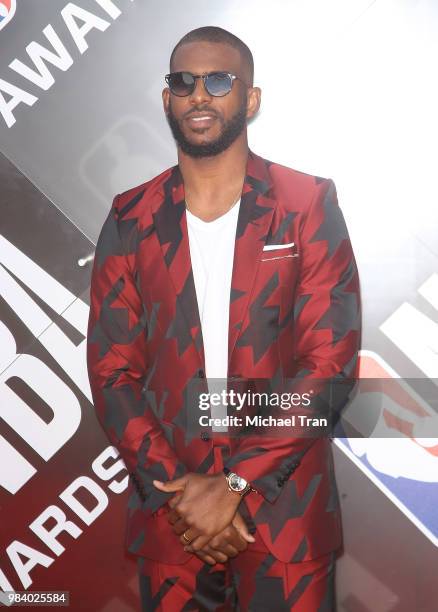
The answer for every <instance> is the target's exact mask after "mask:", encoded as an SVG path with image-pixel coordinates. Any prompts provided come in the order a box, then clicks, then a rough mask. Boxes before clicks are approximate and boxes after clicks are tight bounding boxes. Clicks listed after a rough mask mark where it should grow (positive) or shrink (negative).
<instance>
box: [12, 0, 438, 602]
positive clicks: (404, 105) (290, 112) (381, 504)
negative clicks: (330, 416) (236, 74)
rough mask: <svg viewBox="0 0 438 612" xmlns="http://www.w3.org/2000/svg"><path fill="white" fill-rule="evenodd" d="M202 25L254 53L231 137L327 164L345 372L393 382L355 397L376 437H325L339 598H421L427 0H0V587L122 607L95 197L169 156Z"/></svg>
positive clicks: (432, 39) (427, 399)
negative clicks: (337, 209)
mask: <svg viewBox="0 0 438 612" xmlns="http://www.w3.org/2000/svg"><path fill="white" fill-rule="evenodd" d="M201 25H219V26H222V27H224V28H226V29H229V30H231V31H232V32H234V33H235V34H236V35H238V36H239V37H241V38H242V39H243V40H244V41H245V42H246V43H247V44H248V45H249V47H250V48H251V49H252V51H253V54H254V58H255V82H256V83H255V84H256V85H258V86H260V87H261V88H262V108H261V111H260V113H259V116H258V118H257V119H256V120H255V121H254V122H252V124H251V126H250V130H249V136H250V146H251V148H252V149H253V150H254V151H255V152H256V153H258V154H260V155H262V156H263V157H266V158H267V159H271V160H273V161H277V162H280V163H283V164H285V165H287V166H290V167H293V168H296V169H298V170H301V171H304V172H308V173H311V174H317V175H319V176H324V177H330V178H332V179H333V180H334V181H335V183H336V186H337V190H338V196H339V202H340V206H341V208H342V210H343V213H344V216H345V218H346V221H347V224H348V227H349V231H350V235H351V239H352V242H353V247H354V250H355V254H356V258H357V262H358V265H359V272H360V277H361V286H362V295H363V310H364V326H365V329H364V336H363V351H362V360H361V376H362V377H364V378H372V379H373V380H376V379H387V378H390V379H394V380H395V382H396V384H397V386H399V389H400V394H399V396H400V397H404V398H405V399H400V401H398V400H397V401H395V403H394V401H391V402H390V401H389V400H388V402H386V401H385V398H383V400H382V403H381V405H380V406H378V407H377V409H376V407H374V409H373V410H367V406H368V405H369V404H367V396H366V394H365V396H362V397H361V398H359V399H358V402H359V403H357V404H356V405H355V406H353V407H352V409H351V422H352V425H353V426H354V425H357V416H358V415H360V416H361V418H362V421H363V420H364V421H365V425H366V427H367V429H368V432H369V433H370V434H373V433H374V434H375V435H374V436H373V435H370V436H369V437H368V438H362V439H359V438H353V437H351V438H350V437H343V438H338V439H336V440H335V445H334V453H335V462H336V478H337V482H338V486H339V490H340V495H341V502H342V510H343V523H344V542H345V546H344V552H343V555H342V557H341V558H340V560H339V561H338V566H337V578H336V580H337V593H338V595H337V596H338V606H339V610H340V611H346V612H365V611H370V612H380V611H382V612H383V611H385V612H386V611H388V612H389V611H397V612H412V610H416V611H417V610H418V611H425V612H433V611H434V610H436V600H437V595H438V588H437V586H436V575H435V574H436V572H434V571H433V570H434V568H435V567H436V566H437V561H438V552H437V544H438V515H437V512H436V508H437V507H438V484H437V481H438V438H437V436H436V434H435V437H428V436H427V431H429V430H428V429H427V426H425V424H426V425H427V423H429V422H430V419H431V418H434V417H436V404H434V401H433V398H436V397H437V390H436V387H437V381H438V273H437V272H438V239H437V238H438V230H437V226H438V212H437V210H438V208H437V206H436V203H437V202H436V201H437V192H438V185H437V182H436V172H435V162H434V161H433V160H434V159H435V156H436V153H435V149H436V142H437V138H438V126H437V121H436V108H437V106H438V90H437V84H436V83H437V81H436V78H435V72H436V57H437V53H438V49H437V46H438V36H437V35H438V5H437V3H436V2H434V0H377V1H374V2H372V1H370V0H332V1H331V2H324V0H284V1H281V0H271V1H270V2H269V3H267V2H264V1H262V0H239V1H237V0H222V2H221V3H213V2H205V1H202V2H201V1H199V0H186V1H185V2H184V3H181V2H177V1H176V0H167V1H166V2H158V1H157V0H148V1H147V2H146V1H145V0H112V1H111V0H76V1H75V2H67V1H66V0H38V1H32V0H0V151H1V154H0V180H1V186H0V200H1V216H0V225H1V235H0V263H1V265H0V315H1V321H0V346H1V356H0V366H1V370H0V371H1V380H0V513H1V516H0V589H2V590H3V591H4V590H27V589H29V590H45V589H49V590H67V591H69V592H70V602H71V603H70V608H71V609H72V610H90V611H93V612H97V611H105V612H128V611H134V610H136V609H138V605H139V604H138V597H139V596H138V586H137V577H136V565H135V558H134V557H131V556H129V555H127V554H126V553H125V552H124V542H123V539H124V520H125V505H126V501H127V497H126V490H127V472H126V469H125V468H124V464H123V462H122V461H121V460H120V457H119V456H118V454H117V451H116V450H115V449H114V448H112V447H110V446H108V441H107V439H106V438H105V436H104V434H103V432H102V431H101V429H100V427H99V425H98V423H97V420H96V418H95V415H94V411H93V407H92V405H91V403H90V397H91V395H90V389H89V385H88V380H87V373H86V365H85V333H86V323H87V318H88V288H89V281H90V271H91V265H90V264H91V258H92V254H93V250H94V244H95V242H96V239H97V236H98V233H99V231H100V228H101V226H102V223H103V220H104V218H105V217H106V215H107V212H108V209H109V206H110V204H111V201H112V198H113V196H114V195H115V194H116V193H119V192H120V191H123V190H125V189H127V188H129V187H132V186H134V185H137V184H139V183H141V182H143V181H145V180H147V179H149V178H151V177H153V176H154V175H156V174H157V173H159V172H160V171H161V170H163V169H164V168H166V167H168V166H170V165H173V164H174V163H175V162H176V149H175V145H174V142H173V140H172V137H171V134H170V131H169V128H168V126H167V123H166V120H165V117H164V114H163V111H162V106H161V90H162V88H163V86H164V80H163V76H164V74H165V73H166V72H167V71H168V58H169V55H170V52H171V50H172V48H173V46H174V45H175V43H176V42H177V41H178V40H179V38H180V37H181V36H182V35H183V34H185V33H186V32H187V31H189V30H191V29H193V28H195V27H199V26H201ZM434 154H435V155H434ZM413 381H417V382H418V381H421V383H422V384H421V392H418V388H416V387H418V385H415V384H413ZM406 398H407V399H406ZM394 412H395V413H397V415H398V416H397V418H393V419H391V418H388V415H391V414H392V413H394ZM400 415H401V416H400ZM355 419H356V420H355ZM362 425H363V422H362ZM419 432H422V436H421V435H419ZM435 432H436V429H435ZM0 605H1V604H0Z"/></svg>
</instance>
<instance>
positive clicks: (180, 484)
mask: <svg viewBox="0 0 438 612" xmlns="http://www.w3.org/2000/svg"><path fill="white" fill-rule="evenodd" d="M186 481H187V478H186V477H185V476H181V478H175V480H168V481H167V482H162V481H161V480H153V481H152V484H153V485H154V487H156V488H157V489H160V491H163V492H164V493H174V492H175V491H181V490H184V488H185V486H186Z"/></svg>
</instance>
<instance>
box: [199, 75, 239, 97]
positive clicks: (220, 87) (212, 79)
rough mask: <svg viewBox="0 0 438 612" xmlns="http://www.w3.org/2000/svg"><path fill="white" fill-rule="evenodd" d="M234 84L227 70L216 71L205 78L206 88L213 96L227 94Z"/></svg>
mask: <svg viewBox="0 0 438 612" xmlns="http://www.w3.org/2000/svg"><path fill="white" fill-rule="evenodd" d="M232 86H233V81H232V79H231V77H230V75H229V74H227V73H226V72H215V73H213V74H209V75H208V77H207V78H206V79H205V88H206V89H207V91H208V93H209V94H210V95H211V96H225V95H226V94H227V93H230V91H231V87H232Z"/></svg>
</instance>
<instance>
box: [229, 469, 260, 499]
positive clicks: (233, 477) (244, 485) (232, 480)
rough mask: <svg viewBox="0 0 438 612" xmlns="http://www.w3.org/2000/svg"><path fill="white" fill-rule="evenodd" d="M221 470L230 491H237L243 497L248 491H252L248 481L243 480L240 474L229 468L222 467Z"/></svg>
mask: <svg viewBox="0 0 438 612" xmlns="http://www.w3.org/2000/svg"><path fill="white" fill-rule="evenodd" d="M223 472H224V474H225V478H226V479H227V482H228V488H229V490H230V491H233V492H234V493H239V495H240V496H241V497H243V496H244V495H246V494H247V493H249V492H250V491H254V489H253V488H252V487H251V485H250V484H249V482H248V481H247V480H245V478H242V476H239V475H238V474H235V473H234V472H231V470H229V469H228V468H225V467H224V469H223Z"/></svg>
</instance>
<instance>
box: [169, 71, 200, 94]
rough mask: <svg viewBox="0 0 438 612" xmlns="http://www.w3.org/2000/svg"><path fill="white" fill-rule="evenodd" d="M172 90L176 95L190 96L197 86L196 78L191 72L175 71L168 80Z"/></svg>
mask: <svg viewBox="0 0 438 612" xmlns="http://www.w3.org/2000/svg"><path fill="white" fill-rule="evenodd" d="M167 84H168V85H169V89H170V91H171V92H172V93H173V94H174V95H175V96H188V95H190V94H191V93H192V91H193V89H194V86H195V79H194V78H193V75H191V74H190V72H173V73H172V74H170V75H169V78H168V80H167Z"/></svg>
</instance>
